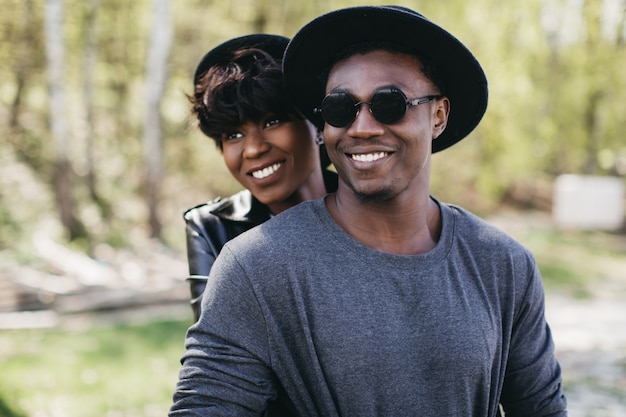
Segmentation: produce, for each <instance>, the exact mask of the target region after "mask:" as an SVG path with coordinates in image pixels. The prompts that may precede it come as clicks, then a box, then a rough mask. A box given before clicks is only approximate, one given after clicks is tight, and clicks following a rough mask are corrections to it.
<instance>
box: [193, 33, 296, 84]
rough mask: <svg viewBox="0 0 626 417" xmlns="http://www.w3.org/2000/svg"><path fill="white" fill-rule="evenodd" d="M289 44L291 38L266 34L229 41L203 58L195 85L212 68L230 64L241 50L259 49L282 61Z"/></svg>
mask: <svg viewBox="0 0 626 417" xmlns="http://www.w3.org/2000/svg"><path fill="white" fill-rule="evenodd" d="M288 43H289V38H286V37H284V36H280V35H269V34H264V33H255V34H251V35H246V36H240V37H238V38H233V39H230V40H227V41H226V42H223V43H221V44H219V45H217V46H216V47H215V48H213V49H211V50H210V51H209V52H207V53H206V54H205V55H204V56H203V57H202V59H201V60H200V62H199V63H198V66H197V68H196V72H195V74H194V76H193V82H194V85H195V84H197V83H198V81H199V80H200V77H202V75H204V73H205V72H207V71H208V70H209V69H210V68H211V67H213V66H215V65H224V64H226V63H228V62H230V61H231V60H232V59H233V52H235V51H237V50H239V49H243V48H257V49H260V50H262V51H265V52H267V53H268V54H270V55H271V56H272V57H273V58H274V59H276V60H278V61H280V60H282V58H283V54H284V52H285V48H287V44H288Z"/></svg>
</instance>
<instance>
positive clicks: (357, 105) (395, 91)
mask: <svg viewBox="0 0 626 417" xmlns="http://www.w3.org/2000/svg"><path fill="white" fill-rule="evenodd" d="M377 94H389V95H396V96H397V97H400V98H401V99H402V101H404V104H405V106H404V108H403V110H402V111H401V112H399V113H398V114H397V117H393V118H391V119H389V120H388V121H387V120H380V118H383V119H384V117H382V116H381V115H380V112H379V111H377V110H376V108H377V107H378V106H372V103H374V98H375V97H376V95H377ZM331 96H342V97H347V98H350V99H351V101H352V103H351V104H350V106H349V107H350V108H353V109H354V115H353V116H352V118H351V119H350V120H349V121H346V122H345V123H340V122H338V121H337V120H332V119H333V117H330V119H331V120H332V121H333V123H331V121H329V120H328V114H326V116H325V108H324V103H325V102H327V99H328V98H329V97H331ZM441 97H442V96H441V95H439V94H430V95H427V96H422V97H417V98H414V99H411V100H409V99H407V97H406V94H404V92H403V91H402V90H400V89H399V88H397V87H383V88H380V89H378V90H376V91H375V92H374V94H372V98H371V99H370V101H369V102H367V101H356V100H355V98H354V97H353V96H352V95H351V94H348V93H346V92H345V91H336V92H333V93H330V94H328V95H327V96H326V97H324V99H323V100H322V103H321V104H320V107H316V108H314V109H313V112H314V113H316V114H320V115H321V116H322V118H323V119H324V121H325V122H326V123H328V124H329V125H331V126H334V127H338V128H345V127H348V126H350V125H351V124H352V122H354V120H355V119H356V118H357V116H358V114H359V112H360V110H361V105H362V104H367V105H368V107H369V112H370V113H371V114H372V116H373V117H374V118H375V119H376V120H377V121H378V122H379V123H382V124H386V125H390V124H394V123H398V122H399V121H400V120H402V118H403V117H404V115H405V114H406V111H407V109H408V108H409V107H414V106H419V105H420V104H424V103H428V102H429V101H432V100H436V99H440V98H441ZM347 108H348V107H346V109H347Z"/></svg>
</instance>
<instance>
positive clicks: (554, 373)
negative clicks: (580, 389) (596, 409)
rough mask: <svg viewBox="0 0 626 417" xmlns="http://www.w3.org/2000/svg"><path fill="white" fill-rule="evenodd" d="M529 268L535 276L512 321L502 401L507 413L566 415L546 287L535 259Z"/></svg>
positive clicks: (510, 415)
mask: <svg viewBox="0 0 626 417" xmlns="http://www.w3.org/2000/svg"><path fill="white" fill-rule="evenodd" d="M531 261H532V260H531ZM530 271H531V272H532V277H531V278H530V280H529V285H528V287H527V288H526V291H525V294H524V296H523V298H522V300H521V302H520V303H519V305H518V308H517V312H516V316H515V321H514V323H513V330H512V336H511V348H510V350H509V357H508V361H507V369H506V375H505V379H504V387H503V390H502V397H501V402H502V405H503V408H504V411H505V414H506V416H507V417H521V416H528V417H529V416H532V417H548V416H550V417H557V416H558V417H566V416H567V411H566V406H567V402H566V399H565V396H564V395H563V391H562V380H561V368H560V366H559V363H558V361H557V359H556V357H555V354H554V342H553V341H552V335H551V333H550V328H549V327H548V324H547V323H546V320H545V304H544V303H545V300H544V290H543V286H542V283H541V276H540V274H539V271H538V270H537V267H536V265H535V264H534V261H532V267H531V268H530Z"/></svg>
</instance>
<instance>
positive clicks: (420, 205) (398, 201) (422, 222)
mask: <svg viewBox="0 0 626 417" xmlns="http://www.w3.org/2000/svg"><path fill="white" fill-rule="evenodd" d="M326 206H327V207H328V211H329V212H330V214H331V216H332V217H333V219H334V220H335V221H336V222H337V224H338V225H339V226H340V227H341V228H343V229H344V230H345V231H346V232H348V233H349V234H350V235H351V236H352V237H353V238H354V239H356V240H357V241H359V242H361V243H362V244H364V245H365V246H368V247H370V248H372V249H375V250H378V251H381V252H386V253H393V254H397V255H416V254H420V253H425V252H428V251H430V250H431V249H433V248H434V247H435V246H436V244H437V242H438V241H439V236H440V234H441V213H440V210H439V206H438V205H437V203H435V202H434V201H433V200H432V199H431V198H430V196H429V195H428V194H425V195H424V196H421V197H418V196H412V197H410V198H400V197H396V198H393V199H389V200H385V201H368V202H364V201H362V200H359V198H358V197H357V196H355V195H352V196H350V195H346V193H343V194H342V193H341V192H338V193H335V194H331V195H329V197H328V198H327V199H326Z"/></svg>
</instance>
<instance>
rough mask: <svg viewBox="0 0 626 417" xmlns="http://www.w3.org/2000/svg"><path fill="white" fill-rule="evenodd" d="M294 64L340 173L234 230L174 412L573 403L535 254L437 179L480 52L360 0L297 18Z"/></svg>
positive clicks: (536, 409) (300, 91) (307, 109)
mask: <svg viewBox="0 0 626 417" xmlns="http://www.w3.org/2000/svg"><path fill="white" fill-rule="evenodd" d="M284 73H285V81H286V85H287V88H288V90H289V93H290V94H291V97H292V99H293V101H294V103H295V105H296V106H297V107H298V108H299V109H300V110H301V111H302V113H303V114H304V115H305V116H307V117H308V118H311V119H314V118H317V120H318V122H319V123H320V125H321V123H322V121H323V122H324V135H325V143H326V149H327V151H328V154H329V156H330V158H331V160H332V162H333V164H334V165H335V167H336V169H337V172H338V174H339V187H338V190H337V192H336V193H333V194H329V195H328V196H326V197H325V198H323V199H318V200H313V201H310V202H305V203H302V204H300V205H298V206H296V207H294V208H292V209H289V210H287V211H285V212H283V213H281V214H280V215H279V216H277V217H276V218H274V219H272V220H270V221H268V222H266V223H264V224H263V225H261V226H259V227H257V228H255V229H253V230H252V231H250V232H248V233H247V234H245V235H242V236H241V237H239V238H236V239H235V240H233V241H231V242H230V243H228V244H227V245H226V246H225V248H224V250H223V251H222V253H221V254H220V256H219V258H218V260H217V261H216V263H215V265H214V267H213V270H212V271H211V280H212V282H211V285H210V286H208V287H207V291H206V292H205V294H204V299H203V313H202V315H201V317H200V320H199V322H198V323H197V324H196V325H194V326H192V327H191V328H190V330H189V333H188V336H187V342H186V343H187V353H186V355H185V356H184V357H183V360H182V361H183V369H182V370H181V373H180V380H179V383H178V386H177V391H176V393H175V395H174V405H173V407H172V410H171V412H170V416H171V417H174V416H200V415H202V416H209V415H211V416H212V415H220V416H221V415H237V416H245V415H250V416H252V415H261V414H262V413H263V412H265V411H266V410H268V409H269V410H270V411H271V407H273V406H274V405H275V404H280V405H282V406H286V407H288V408H289V409H290V410H291V415H297V416H433V417H434V416H437V417H441V416H455V417H458V416H463V417H465V416H475V417H478V416H481V417H484V416H489V417H492V416H496V415H498V414H499V412H500V406H502V408H503V409H504V411H505V413H506V415H507V417H510V416H533V417H537V416H566V415H567V413H566V411H565V408H566V404H565V403H566V402H565V398H564V396H563V394H562V391H561V372H560V368H559V365H558V362H557V360H556V358H555V357H554V348H553V342H552V339H551V335H550V330H549V327H548V325H547V324H546V321H545V316H544V296H543V289H542V285H541V277H540V275H539V272H538V270H537V267H536V265H535V261H534V259H533V257H532V255H531V254H530V253H529V252H528V251H527V250H526V249H524V248H523V247H522V246H520V245H519V244H518V243H516V242H515V241H514V240H513V239H511V238H510V237H508V236H507V235H505V234H504V233H502V232H500V231H498V230H497V229H495V228H493V227H491V226H489V225H487V224H486V223H484V222H483V221H481V220H480V219H478V218H477V217H475V216H473V215H472V214H470V213H469V212H467V211H465V210H463V209H462V208H460V207H456V206H452V205H448V204H443V203H441V202H439V201H437V200H436V199H435V198H434V197H432V196H431V195H430V192H429V177H430V163H431V153H432V152H437V151H440V150H443V149H445V148H447V147H449V146H451V145H453V144H454V143H456V142H458V141H459V140H461V139H463V138H464V137H465V136H466V135H467V134H469V133H470V132H471V131H472V130H473V129H474V128H475V126H476V125H477V124H478V122H479V121H480V119H481V118H482V115H483V114H484V112H485V109H486V105H487V83H486V79H485V76H484V73H483V71H482V69H481V67H480V65H479V63H478V62H477V61H476V60H475V59H474V57H473V55H472V54H471V52H470V51H468V50H467V49H466V48H465V47H464V46H463V45H462V44H461V43H460V42H459V41H458V40H457V39H456V38H454V37H453V36H452V35H450V34H449V33H448V32H446V31H445V30H443V29H442V28H440V27H438V26H436V25H435V24H433V23H432V22H430V21H428V20H426V19H425V18H423V17H422V16H421V15H419V14H417V13H415V12H413V11H412V10H408V9H405V8H401V7H394V6H386V7H372V6H366V7H354V8H347V9H341V10H338V11H335V12H331V13H328V14H326V15H323V16H321V17H319V18H317V19H315V20H313V21H312V22H310V23H309V24H307V25H306V26H305V27H303V28H302V29H301V30H300V31H299V32H298V33H297V34H296V36H295V37H294V38H293V39H292V41H291V43H290V45H289V46H288V48H287V51H286V52H285V58H284Z"/></svg>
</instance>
